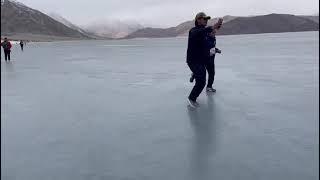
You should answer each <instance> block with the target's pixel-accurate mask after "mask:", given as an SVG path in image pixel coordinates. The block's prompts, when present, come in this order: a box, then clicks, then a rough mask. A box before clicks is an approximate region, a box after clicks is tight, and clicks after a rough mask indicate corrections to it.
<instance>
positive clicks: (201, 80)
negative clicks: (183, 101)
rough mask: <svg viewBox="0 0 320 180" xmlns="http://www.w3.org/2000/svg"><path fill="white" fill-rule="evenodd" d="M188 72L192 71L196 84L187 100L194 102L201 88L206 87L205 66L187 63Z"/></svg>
mask: <svg viewBox="0 0 320 180" xmlns="http://www.w3.org/2000/svg"><path fill="white" fill-rule="evenodd" d="M188 66H189V68H190V70H191V71H192V73H193V75H194V78H195V80H196V83H195V85H194V87H193V89H192V91H191V93H190V95H189V99H190V100H192V101H196V100H197V98H198V97H199V95H200V94H201V92H202V90H203V88H204V87H205V86H206V66H205V64H190V63H188Z"/></svg>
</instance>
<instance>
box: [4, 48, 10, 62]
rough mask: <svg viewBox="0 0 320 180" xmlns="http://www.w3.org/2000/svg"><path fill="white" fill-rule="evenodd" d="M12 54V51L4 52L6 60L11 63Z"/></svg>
mask: <svg viewBox="0 0 320 180" xmlns="http://www.w3.org/2000/svg"><path fill="white" fill-rule="evenodd" d="M10 53H11V50H4V59H5V60H6V61H7V60H9V61H10Z"/></svg>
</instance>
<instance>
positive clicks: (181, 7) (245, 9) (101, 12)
mask: <svg viewBox="0 0 320 180" xmlns="http://www.w3.org/2000/svg"><path fill="white" fill-rule="evenodd" d="M18 1H19V2H22V3H24V4H26V5H28V6H30V7H32V8H34V9H38V10H41V11H43V12H45V13H51V12H54V13H58V14H60V15H62V16H63V17H65V18H66V19H68V20H70V21H71V22H73V23H74V24H77V25H86V24H89V23H92V22H94V21H102V20H106V19H111V20H124V21H127V20H128V21H138V22H140V23H141V24H143V25H158V26H161V27H167V26H175V25H177V24H179V23H181V22H183V21H186V20H191V19H193V18H194V16H195V14H196V12H198V11H204V12H205V13H207V14H208V15H211V16H224V15H236V16H246V15H262V14H268V13H290V14H296V15H305V14H308V15H309V14H315V13H318V12H319V8H318V7H319V0H202V1H199V0H184V1H178V0H176V1H174V0H65V1H63V0H59V1H55V0H18Z"/></svg>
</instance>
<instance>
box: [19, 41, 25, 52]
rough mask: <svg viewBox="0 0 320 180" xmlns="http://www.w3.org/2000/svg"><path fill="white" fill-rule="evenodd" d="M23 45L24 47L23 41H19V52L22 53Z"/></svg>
mask: <svg viewBox="0 0 320 180" xmlns="http://www.w3.org/2000/svg"><path fill="white" fill-rule="evenodd" d="M23 45H24V43H23V41H22V40H21V41H20V47H21V51H23Z"/></svg>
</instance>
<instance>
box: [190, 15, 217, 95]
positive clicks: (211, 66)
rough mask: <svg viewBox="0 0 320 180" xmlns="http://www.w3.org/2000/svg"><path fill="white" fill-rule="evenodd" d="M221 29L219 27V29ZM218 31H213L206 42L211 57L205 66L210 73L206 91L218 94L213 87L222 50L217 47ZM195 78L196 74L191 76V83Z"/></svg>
mask: <svg viewBox="0 0 320 180" xmlns="http://www.w3.org/2000/svg"><path fill="white" fill-rule="evenodd" d="M222 22H223V19H219V22H218V23H219V24H220V23H221V24H222ZM219 28H220V27H218V28H217V29H219ZM217 29H215V30H213V31H212V32H211V33H209V34H208V36H207V37H206V41H207V51H209V53H210V56H209V59H208V61H207V63H206V64H205V66H206V70H207V72H208V83H207V88H206V91H207V92H216V89H214V88H213V87H212V85H213V82H214V77H215V61H214V60H215V56H216V54H221V50H220V49H218V48H217V47H216V36H215V35H216V32H217ZM194 79H195V77H194V74H193V73H192V74H191V77H190V82H191V83H192V82H193V81H194Z"/></svg>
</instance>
